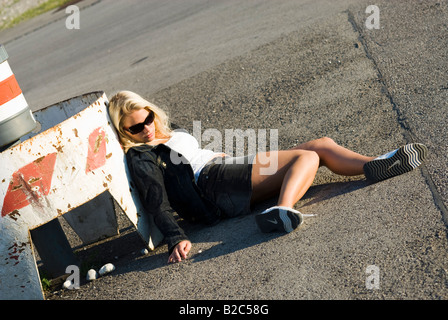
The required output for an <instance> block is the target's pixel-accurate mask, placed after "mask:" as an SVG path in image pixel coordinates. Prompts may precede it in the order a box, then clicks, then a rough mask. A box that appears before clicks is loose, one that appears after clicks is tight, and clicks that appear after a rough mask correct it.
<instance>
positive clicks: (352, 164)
mask: <svg viewBox="0 0 448 320" xmlns="http://www.w3.org/2000/svg"><path fill="white" fill-rule="evenodd" d="M292 150H310V151H314V152H316V153H317V154H318V155H319V158H320V165H321V166H325V167H327V168H328V169H330V170H331V171H332V172H334V173H336V174H340V175H344V176H356V175H360V174H364V170H363V167H364V164H366V163H367V162H369V161H371V160H373V159H375V157H367V156H364V155H361V154H358V153H356V152H353V151H351V150H349V149H346V148H344V147H342V146H340V145H338V144H337V143H336V142H334V141H333V140H332V139H331V138H327V137H325V138H321V139H317V140H313V141H310V142H306V143H303V144H301V145H298V146H296V147H294V148H292Z"/></svg>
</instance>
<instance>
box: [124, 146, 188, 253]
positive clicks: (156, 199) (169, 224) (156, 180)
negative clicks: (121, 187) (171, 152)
mask: <svg viewBox="0 0 448 320" xmlns="http://www.w3.org/2000/svg"><path fill="white" fill-rule="evenodd" d="M126 158H127V162H128V167H129V171H130V173H131V176H132V179H133V182H134V183H135V185H136V187H137V190H138V191H139V195H140V200H141V202H142V204H143V206H144V208H145V210H146V211H147V212H148V213H149V214H151V215H152V216H153V217H154V222H155V224H156V226H157V227H158V228H159V230H160V232H161V233H162V234H163V235H164V237H165V241H166V242H167V244H168V250H169V253H170V256H171V254H172V253H173V251H174V250H175V248H176V246H177V245H178V244H179V243H181V242H182V241H188V242H189V240H188V237H187V236H186V234H185V232H184V231H183V230H182V228H180V227H179V225H178V224H177V221H176V219H175V218H174V213H175V211H174V209H172V207H171V205H170V203H169V200H168V195H167V192H166V190H165V184H164V179H163V174H162V171H161V169H160V168H159V167H158V166H157V164H156V163H155V161H154V159H152V157H151V156H150V155H149V154H148V153H147V152H139V151H135V150H133V149H130V150H129V151H128V152H127V154H126ZM190 246H191V244H190ZM176 252H177V253H179V252H178V250H176ZM187 253H188V252H187Z"/></svg>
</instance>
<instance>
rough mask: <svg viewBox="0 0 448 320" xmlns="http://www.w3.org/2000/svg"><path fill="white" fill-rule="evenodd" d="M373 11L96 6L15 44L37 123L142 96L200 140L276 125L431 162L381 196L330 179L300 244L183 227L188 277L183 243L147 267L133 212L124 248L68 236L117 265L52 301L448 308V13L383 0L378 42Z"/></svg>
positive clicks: (299, 134)
mask: <svg viewBox="0 0 448 320" xmlns="http://www.w3.org/2000/svg"><path fill="white" fill-rule="evenodd" d="M370 4H371V3H369V2H368V1H356V0H352V1H349V0H346V1H323V0H319V1H306V0H303V1H302V0H300V1H299V0H296V1H282V0H278V1H269V0H264V1H263V0H256V1H239V2H238V3H237V2H235V1H231V0H228V1H225V0H223V1H205V0H189V1H180V0H179V1H174V0H173V1H143V0H142V1H138V0H132V1H107V0H97V1H93V0H84V1H81V2H79V3H78V4H77V5H78V6H79V8H80V9H81V11H80V28H79V29H67V28H66V25H65V22H66V18H67V16H68V15H67V14H65V12H64V11H58V12H50V13H48V14H45V15H43V16H40V17H37V18H35V19H33V20H31V21H28V22H26V23H23V24H22V25H18V26H16V27H14V28H13V29H11V30H6V31H2V32H0V43H3V44H5V47H6V50H7V52H8V54H9V56H10V58H9V64H10V65H11V68H12V69H13V71H14V73H15V75H16V78H17V80H18V82H19V84H20V86H21V88H22V90H23V92H24V95H25V97H26V99H27V101H28V103H29V104H30V106H31V108H32V109H33V110H38V109H40V108H43V107H46V106H49V105H51V104H54V103H57V102H59V101H62V100H65V99H67V98H70V97H73V96H76V95H79V94H83V93H87V92H91V91H96V90H103V91H105V92H106V94H107V95H108V96H111V95H112V94H113V93H115V92H117V91H118V90H122V89H127V90H132V91H135V92H137V93H139V94H141V95H143V96H145V97H147V98H148V99H149V100H151V101H153V102H155V103H156V104H158V105H160V106H161V107H164V108H165V109H166V110H167V111H168V112H169V114H170V116H171V118H172V120H173V122H174V123H175V124H176V125H178V126H180V127H182V128H185V129H187V130H189V131H190V132H191V130H192V128H193V121H200V124H201V130H202V131H205V130H206V129H209V128H210V129H211V128H213V129H218V130H219V131H220V132H222V135H223V144H224V142H225V141H224V135H225V129H234V130H235V129H241V130H247V129H274V130H278V138H279V139H278V147H279V148H281V149H285V148H290V147H292V146H294V145H296V144H298V143H301V142H305V141H308V140H312V139H316V138H320V137H324V136H328V137H331V138H332V139H334V140H335V141H336V142H338V143H339V144H341V145H344V146H346V147H348V148H350V149H353V150H355V151H357V152H360V153H363V154H366V155H372V156H374V155H381V154H383V153H385V152H388V151H390V150H393V149H395V148H397V147H398V146H400V145H403V144H405V143H409V142H422V143H425V144H426V145H427V146H428V148H429V150H430V156H429V159H428V160H427V162H426V163H425V165H423V166H422V167H421V168H419V169H417V170H414V171H413V172H411V173H408V174H405V175H402V176H399V177H395V178H392V179H389V180H386V181H383V182H380V183H376V184H371V183H369V182H367V181H365V179H364V177H362V176H359V177H351V178H347V177H342V176H338V175H335V174H333V173H331V172H330V171H329V170H327V169H325V168H321V169H319V172H318V175H317V177H316V180H315V182H314V184H313V186H312V187H311V189H310V190H309V192H308V193H307V194H306V195H305V196H304V198H303V199H302V200H300V201H299V202H298V203H297V205H296V208H297V209H298V210H300V211H301V212H302V213H305V214H315V216H314V217H309V218H307V219H306V220H305V223H304V224H303V226H301V227H300V228H299V229H298V230H296V231H294V232H292V233H290V234H287V235H282V234H262V233H261V232H260V231H259V230H258V229H257V227H256V225H255V220H254V217H253V215H251V216H247V217H242V218H236V219H230V220H226V221H223V222H222V223H220V224H218V225H216V226H213V227H207V228H205V227H201V226H196V225H190V224H187V223H183V225H184V227H185V230H186V231H187V233H188V234H189V236H190V238H191V240H192V242H193V249H192V251H191V255H190V258H189V259H188V260H187V261H184V262H182V263H179V264H174V265H168V264H167V263H166V261H167V258H168V255H167V248H166V245H161V246H160V247H158V248H157V249H156V250H155V251H153V252H150V253H149V254H147V255H142V254H141V253H140V250H141V249H142V248H143V247H144V246H143V244H142V243H141V241H140V239H139V238H138V236H136V232H135V231H134V230H132V228H130V227H129V224H127V222H126V219H124V218H123V217H120V216H119V219H120V223H121V227H122V235H121V236H120V237H117V238H114V239H112V240H109V241H104V242H103V243H100V244H97V245H93V246H89V247H86V248H82V244H80V243H79V241H78V240H77V239H76V236H73V235H72V234H71V233H70V231H69V230H67V233H68V234H69V241H71V243H72V244H73V247H76V248H78V249H79V248H81V250H80V251H81V252H80V253H79V254H80V256H81V257H83V259H85V261H88V260H89V259H90V260H92V259H95V257H96V259H98V256H101V259H104V261H99V263H107V262H112V263H114V264H115V265H116V267H117V268H116V270H115V271H114V272H112V273H111V274H109V275H107V276H105V277H102V278H100V279H98V280H95V281H93V282H85V281H83V282H82V285H81V288H80V289H77V290H62V289H60V288H55V290H54V291H52V292H48V293H47V298H48V299H77V300H90V299H120V300H122V299H132V300H141V299H143V300H158V299H166V300H171V299H181V300H184V299H185V300H202V299H211V300H215V299H219V300H226V299H238V300H239V299H242V300H245V299H261V300H271V299H279V300H299V299H306V300H308V299H318V300H327V299H331V300H335V299H338V300H339V299H347V300H357V299H362V300H364V299H365V300H370V299H391V300H400V299H423V300H437V299H447V298H448V280H447V272H448V254H447V252H448V251H447V249H448V242H447V223H448V219H447V214H448V211H447V206H448V188H447V186H446V181H447V176H448V169H447V163H448V161H447V160H448V159H447V157H448V152H447V149H448V143H447V138H446V137H447V136H448V135H447V133H448V132H447V131H448V129H447V128H446V123H447V112H446V110H447V92H448V90H447V87H448V81H447V76H446V75H447V74H448V70H447V69H448V65H447V61H448V59H447V52H448V50H447V44H448V42H447V21H448V19H447V18H448V5H447V3H446V1H435V0H431V1H424V2H423V1H416V0H409V1H377V2H376V5H377V7H378V8H379V10H380V11H379V12H380V15H379V17H380V20H379V29H369V28H367V26H366V24H365V22H366V20H367V19H368V17H369V16H370V15H371V13H366V8H367V6H368V5H370ZM204 139H205V138H204ZM267 147H268V148H269V145H268V146H267ZM273 203H275V199H268V200H267V201H266V203H264V204H261V205H259V206H257V207H256V208H255V209H254V213H255V212H259V211H261V210H263V209H264V208H266V207H267V206H269V205H271V204H273ZM85 263H87V262H85ZM372 270H374V271H372ZM372 272H373V273H372ZM373 276H378V277H376V278H373Z"/></svg>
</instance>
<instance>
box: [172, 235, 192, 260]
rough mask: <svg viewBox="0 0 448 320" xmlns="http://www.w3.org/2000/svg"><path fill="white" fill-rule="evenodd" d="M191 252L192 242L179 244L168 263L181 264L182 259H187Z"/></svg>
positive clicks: (186, 241)
mask: <svg viewBox="0 0 448 320" xmlns="http://www.w3.org/2000/svg"><path fill="white" fill-rule="evenodd" d="M190 250H191V242H190V241H188V240H184V241H181V242H179V243H178V244H177V245H176V246H175V247H174V249H173V252H172V253H171V254H170V256H169V258H168V263H175V262H181V261H182V259H184V260H185V259H187V255H188V253H189V252H190Z"/></svg>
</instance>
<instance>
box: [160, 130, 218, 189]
mask: <svg viewBox="0 0 448 320" xmlns="http://www.w3.org/2000/svg"><path fill="white" fill-rule="evenodd" d="M164 144H165V145H166V146H168V147H170V148H171V149H172V150H174V151H176V152H177V153H180V154H182V155H183V156H184V157H185V158H186V159H187V160H188V162H189V163H190V165H191V167H192V169H193V172H194V178H195V180H196V182H197V181H198V177H199V174H200V173H201V170H202V168H204V166H205V165H206V163H207V162H209V161H210V160H211V159H213V158H215V157H216V156H217V155H221V154H222V153H221V152H214V151H212V150H207V149H201V148H200V146H199V142H198V140H196V138H195V137H193V136H192V135H191V134H189V133H187V132H184V131H174V132H173V135H172V136H171V138H170V139H169V140H168V141H167V142H165V143H164ZM171 160H172V161H173V163H174V164H176V163H180V161H181V160H180V158H179V157H178V156H177V155H171Z"/></svg>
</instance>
